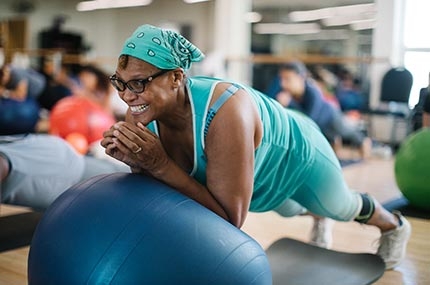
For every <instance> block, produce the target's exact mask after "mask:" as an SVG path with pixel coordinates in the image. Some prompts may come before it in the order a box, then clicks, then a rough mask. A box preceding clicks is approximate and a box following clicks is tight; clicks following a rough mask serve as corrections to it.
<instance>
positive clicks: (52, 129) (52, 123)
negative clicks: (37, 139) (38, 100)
mask: <svg viewBox="0 0 430 285" xmlns="http://www.w3.org/2000/svg"><path fill="white" fill-rule="evenodd" d="M114 123H115V118H114V116H113V115H111V114H109V113H108V112H106V111H105V110H104V109H103V108H102V107H101V106H100V105H98V104H97V103H95V102H93V101H91V100H90V99H88V98H85V97H80V96H70V97H66V98H63V99H61V100H60V101H58V102H57V103H56V104H55V106H54V107H53V108H52V110H51V113H50V117H49V133H50V134H53V135H57V136H60V137H62V138H64V139H66V137H67V136H68V135H69V134H71V133H79V134H81V135H83V136H84V137H85V138H86V140H87V143H88V145H90V144H92V143H93V142H95V141H98V140H100V139H102V138H103V132H104V131H105V130H107V129H109V128H110V127H111V126H112V125H113V124H114Z"/></svg>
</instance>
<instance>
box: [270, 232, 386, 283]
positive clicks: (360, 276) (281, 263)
mask: <svg viewBox="0 0 430 285" xmlns="http://www.w3.org/2000/svg"><path fill="white" fill-rule="evenodd" d="M266 252H267V257H268V258H269V262H270V266H271V268H272V276H273V285H284V284H321V285H336V284H339V285H343V284H354V285H364V284H372V283H373V282H375V281H376V280H378V279H379V278H380V277H381V276H382V275H383V274H384V271H385V263H384V261H383V260H382V258H380V257H379V256H377V255H374V254H370V253H346V252H339V251H334V250H329V249H325V248H321V247H318V246H314V245H310V244H307V243H304V242H301V241H298V240H294V239H290V238H283V239H280V240H278V241H276V242H274V243H273V244H272V245H271V246H269V248H268V249H267V251H266Z"/></svg>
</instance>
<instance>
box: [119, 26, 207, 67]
mask: <svg viewBox="0 0 430 285" xmlns="http://www.w3.org/2000/svg"><path fill="white" fill-rule="evenodd" d="M121 55H130V56H133V57H136V58H138V59H141V60H143V61H146V62H148V63H150V64H152V65H154V66H156V67H157V68H159V69H175V68H178V67H181V68H183V69H184V70H187V69H189V68H190V67H191V63H193V62H199V61H201V60H202V59H203V58H204V54H203V53H202V52H201V51H200V50H199V49H198V48H197V47H196V46H194V45H193V44H192V43H190V42H189V41H188V40H187V39H186V38H184V37H183V36H181V35H180V34H178V33H176V32H174V31H171V30H166V29H161V28H157V27H154V26H151V25H142V26H140V27H138V28H137V29H136V30H135V31H134V32H133V34H132V35H131V37H130V38H128V39H127V40H126V41H125V43H124V46H123V48H122V51H121Z"/></svg>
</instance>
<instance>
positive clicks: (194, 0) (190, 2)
mask: <svg viewBox="0 0 430 285" xmlns="http://www.w3.org/2000/svg"><path fill="white" fill-rule="evenodd" d="M207 1H209V0H184V2H185V3H187V4H193V3H199V2H207Z"/></svg>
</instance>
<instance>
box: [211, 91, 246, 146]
mask: <svg viewBox="0 0 430 285" xmlns="http://www.w3.org/2000/svg"><path fill="white" fill-rule="evenodd" d="M240 88H242V87H241V86H240V85H238V84H235V83H232V85H230V87H228V88H227V90H225V91H224V93H222V94H221V96H219V98H218V99H217V100H216V101H215V103H214V104H213V105H212V107H211V108H210V109H209V111H208V115H207V116H206V123H205V130H204V135H205V138H206V135H207V133H208V130H209V125H210V124H211V122H212V120H213V118H214V117H215V115H216V113H217V112H218V110H219V109H220V108H221V107H222V105H224V103H225V102H226V101H227V100H228V99H229V98H230V97H231V96H232V95H233V94H234V93H236V92H237V90H239V89H240Z"/></svg>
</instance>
